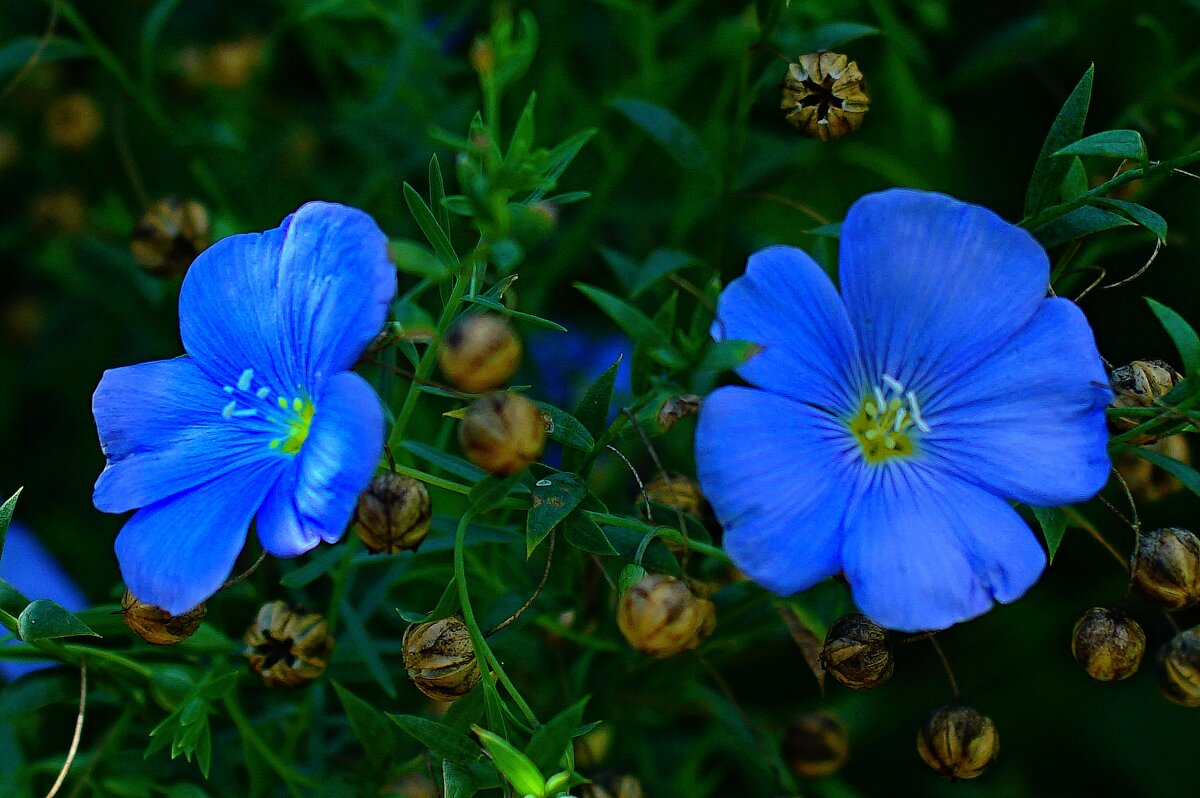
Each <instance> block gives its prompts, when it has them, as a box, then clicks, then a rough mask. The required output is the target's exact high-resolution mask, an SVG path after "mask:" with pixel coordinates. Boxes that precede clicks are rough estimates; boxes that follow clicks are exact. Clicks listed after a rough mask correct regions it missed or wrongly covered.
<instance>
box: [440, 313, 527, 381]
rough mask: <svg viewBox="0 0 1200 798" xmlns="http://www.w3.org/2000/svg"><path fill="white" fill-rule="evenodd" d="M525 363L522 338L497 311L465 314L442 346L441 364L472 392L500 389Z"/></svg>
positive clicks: (453, 327) (455, 379) (455, 324)
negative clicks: (523, 361)
mask: <svg viewBox="0 0 1200 798" xmlns="http://www.w3.org/2000/svg"><path fill="white" fill-rule="evenodd" d="M520 363H521V340H520V339H519V338H517V334H516V333H515V332H514V331H513V328H512V325H511V324H509V323H508V321H507V320H506V319H505V318H504V317H503V316H500V315H498V314H495V313H476V314H473V315H470V316H463V317H462V318H461V319H459V320H458V321H456V322H455V323H454V324H453V325H452V326H451V327H450V330H449V331H448V332H447V333H446V339H445V340H444V341H443V342H442V345H441V347H439V348H438V364H439V365H440V366H441V367H442V373H443V374H445V375H446V376H447V377H448V378H449V379H450V381H451V382H453V383H454V384H455V385H457V386H458V387H459V388H461V389H462V390H464V391H467V392H468V393H484V392H486V391H491V390H493V389H495V388H499V387H500V386H501V385H503V384H504V383H505V382H507V381H508V378H509V377H511V376H512V375H513V372H515V371H516V370H517V366H518V365H520Z"/></svg>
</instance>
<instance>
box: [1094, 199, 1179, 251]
mask: <svg viewBox="0 0 1200 798" xmlns="http://www.w3.org/2000/svg"><path fill="white" fill-rule="evenodd" d="M1092 204H1094V205H1102V206H1104V207H1106V208H1112V209H1113V210H1115V211H1116V212H1117V213H1119V214H1121V215H1122V216H1124V217H1125V218H1127V219H1129V220H1130V221H1133V222H1135V223H1137V224H1139V225H1141V226H1142V227H1144V228H1146V229H1147V230H1149V231H1150V232H1151V233H1154V237H1155V238H1157V239H1158V240H1159V241H1161V242H1162V243H1164V244H1165V243H1167V220H1166V219H1164V218H1162V217H1161V216H1159V215H1158V214H1157V213H1155V212H1154V211H1152V210H1150V209H1149V208H1147V207H1146V206H1144V205H1138V204H1137V203H1136V202H1126V201H1125V200H1119V199H1110V198H1109V197H1096V198H1095V199H1093V200H1092Z"/></svg>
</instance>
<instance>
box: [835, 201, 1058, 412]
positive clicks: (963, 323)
mask: <svg viewBox="0 0 1200 798" xmlns="http://www.w3.org/2000/svg"><path fill="white" fill-rule="evenodd" d="M840 276H841V285H842V297H843V298H844V299H845V301H846V310H847V312H848V313H849V315H850V321H851V323H852V324H853V326H854V329H855V330H856V331H857V333H858V337H859V343H860V344H861V346H862V350H863V355H864V357H865V358H866V360H867V362H868V369H869V370H870V373H869V375H868V376H869V377H870V378H871V380H872V381H873V383H874V384H876V385H878V384H880V381H881V380H880V378H881V376H882V375H883V374H887V375H889V376H891V377H892V378H894V379H896V380H898V381H899V382H901V383H903V384H904V385H905V386H907V387H909V388H911V389H914V390H916V391H917V393H918V395H921V398H922V399H923V398H924V395H923V394H924V390H923V389H924V388H926V387H927V384H928V382H929V380H931V379H933V378H936V377H938V376H939V375H941V376H946V377H953V376H955V375H957V374H961V373H962V372H964V371H965V370H967V369H969V368H970V367H972V366H973V365H974V364H976V363H978V362H979V361H980V360H982V359H983V358H984V357H986V356H987V355H989V354H991V353H992V352H995V351H996V350H997V349H999V348H1000V347H1001V346H1002V345H1004V343H1005V342H1006V341H1008V339H1009V338H1011V337H1012V336H1013V335H1014V334H1015V333H1016V332H1017V331H1018V330H1020V329H1021V328H1022V327H1024V326H1025V324H1026V323H1027V322H1028V321H1029V320H1030V319H1031V318H1032V317H1033V314H1034V312H1035V311H1036V310H1037V308H1038V303H1039V302H1040V301H1041V299H1042V297H1043V296H1044V295H1045V293H1046V287H1047V285H1048V284H1049V279H1050V265H1049V260H1048V259H1047V257H1046V253H1045V251H1044V250H1043V249H1042V247H1041V245H1039V244H1038V243H1037V241H1036V240H1034V238H1033V236H1031V235H1030V234H1029V233H1028V232H1026V231H1025V230H1022V229H1021V228H1019V227H1017V226H1015V225H1012V224H1009V223H1008V222H1006V221H1004V220H1003V219H1001V218H1000V217H999V216H997V215H996V214H995V213H993V212H991V211H989V210H987V209H986V208H981V207H979V206H978V205H970V204H967V203H965V202H959V201H958V200H956V199H953V198H951V197H947V196H945V195H943V194H933V193H927V192H922V191H910V190H905V189H894V190H891V191H883V192H880V193H878V194H869V195H867V196H865V197H863V198H862V199H860V200H859V201H858V202H856V203H854V205H853V206H852V207H851V208H850V210H849V212H848V213H847V215H846V220H845V222H844V223H843V224H842V236H841V257H840Z"/></svg>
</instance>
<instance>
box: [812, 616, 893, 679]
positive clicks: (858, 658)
mask: <svg viewBox="0 0 1200 798" xmlns="http://www.w3.org/2000/svg"><path fill="white" fill-rule="evenodd" d="M820 660H821V666H822V667H824V668H825V670H826V671H827V672H828V673H831V674H833V678H835V679H837V680H838V682H840V683H841V684H843V685H845V686H846V687H849V688H850V689H852V690H870V689H871V688H872V687H878V686H879V685H881V684H883V683H884V682H886V681H887V680H888V679H890V678H892V671H893V670H895V667H896V663H895V661H894V660H893V659H892V647H891V644H890V641H889V640H888V633H887V630H886V629H884V628H883V627H882V626H880V625H879V624H877V623H875V622H874V621H872V620H871V619H870V618H868V617H867V616H865V615H863V614H861V613H857V612H854V613H851V614H849V615H843V616H842V617H841V618H838V619H837V620H836V621H834V622H833V626H831V627H830V628H829V633H828V634H826V635H825V645H824V646H823V647H822V648H821V654H820Z"/></svg>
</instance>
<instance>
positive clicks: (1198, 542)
mask: <svg viewBox="0 0 1200 798" xmlns="http://www.w3.org/2000/svg"><path fill="white" fill-rule="evenodd" d="M1132 579H1133V584H1134V585H1136V586H1137V588H1138V590H1140V591H1141V592H1142V594H1143V595H1145V596H1146V598H1148V599H1150V600H1151V601H1153V602H1155V603H1156V604H1159V605H1160V606H1162V607H1163V608H1164V609H1166V610H1169V611H1171V612H1175V611H1176V610H1182V609H1186V608H1187V607H1191V606H1192V605H1194V604H1195V603H1196V602H1198V601H1200V538H1197V537H1196V536H1195V535H1194V534H1192V533H1191V532H1189V531H1188V530H1186V529H1181V528H1179V527H1167V528H1166V529H1156V530H1154V531H1153V532H1145V533H1143V534H1142V535H1141V537H1139V538H1138V547H1137V552H1136V553H1135V554H1134V557H1133V577H1132Z"/></svg>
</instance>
